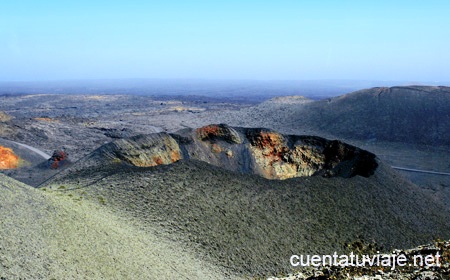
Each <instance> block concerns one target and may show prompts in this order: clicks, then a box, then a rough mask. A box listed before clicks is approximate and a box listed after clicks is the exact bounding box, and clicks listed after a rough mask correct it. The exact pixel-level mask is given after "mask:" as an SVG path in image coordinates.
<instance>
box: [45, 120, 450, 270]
mask: <svg viewBox="0 0 450 280" xmlns="http://www.w3.org/2000/svg"><path fill="white" fill-rule="evenodd" d="M261 140H264V141H261ZM261 143H266V144H267V143H270V145H267V146H266V145H262V146H261V145H260V144H261ZM327 149H330V150H332V151H333V153H331V152H330V153H328V152H325V151H327ZM296 151H299V152H301V151H303V153H296ZM219 158H220V159H223V160H224V161H223V162H224V164H223V165H219V166H220V167H217V166H214V164H216V165H217V162H218V159H219ZM234 161H236V162H234ZM236 163H238V166H239V168H230V167H231V166H235V165H236ZM239 164H240V165H239ZM222 167H223V168H222ZM288 167H289V168H288ZM227 169H230V170H227ZM293 169H294V170H296V173H295V176H284V175H292V174H293V173H292V172H291V171H292V170H293ZM277 170H282V171H283V172H281V173H277ZM305 170H306V171H305ZM280 174H282V175H283V176H279V175H280ZM305 175H306V176H305ZM308 175H312V176H308ZM263 177H266V178H270V179H266V178H263ZM289 177H294V178H290V179H289ZM273 179H285V180H273ZM41 189H46V190H47V192H51V193H52V194H55V193H56V194H61V195H63V196H67V197H71V198H76V199H77V200H80V201H89V203H94V204H97V205H98V207H99V208H101V209H106V210H107V211H112V212H113V213H114V215H115V216H117V217H121V218H122V219H124V220H126V221H128V223H130V224H131V225H133V226H135V227H137V228H139V229H141V230H143V231H147V230H148V231H154V230H155V229H156V232H157V234H158V236H159V237H160V238H162V239H169V240H172V241H174V242H177V243H179V244H182V245H180V249H182V250H188V251H189V250H194V251H195V252H196V254H197V256H198V257H199V258H200V259H202V260H205V261H207V262H208V263H211V264H218V265H220V266H221V267H222V268H223V269H226V270H228V271H229V272H231V273H237V274H238V275H241V276H254V275H264V274H275V273H279V272H281V271H289V270H290V269H291V267H290V264H289V257H290V256H291V255H292V254H313V253H319V254H332V253H333V252H335V251H338V252H343V251H344V250H345V249H344V247H345V246H344V245H345V243H349V242H353V241H355V240H358V239H360V238H362V239H364V240H366V241H368V242H374V241H376V242H378V244H379V245H381V246H384V247H385V248H389V247H397V248H401V247H407V246H413V245H415V244H420V243H423V242H429V241H431V240H432V239H434V238H437V237H441V238H449V237H450V235H449V232H450V225H449V224H448V221H449V220H450V213H449V211H448V210H447V209H446V208H444V206H442V205H441V204H440V203H439V202H437V201H435V200H434V199H433V198H431V197H430V196H428V195H427V194H426V193H424V191H423V190H421V189H420V188H419V187H417V186H415V185H413V184H411V183H410V182H408V181H405V180H404V179H402V176H400V175H399V174H398V173H397V172H395V171H393V170H392V169H391V168H390V167H388V166H386V165H385V164H384V163H383V162H382V161H380V160H379V159H377V158H376V157H374V155H373V154H370V153H368V152H366V151H363V150H360V149H358V148H356V147H353V146H350V145H347V144H345V143H342V142H337V141H330V140H326V139H323V138H316V137H299V136H287V135H282V134H279V133H276V132H274V131H269V130H264V129H240V128H232V127H228V126H225V125H211V126H206V127H203V128H201V129H197V130H186V131H181V132H180V133H179V134H173V135H169V134H164V133H160V134H153V135H146V136H139V137H134V138H131V139H123V140H116V141H114V142H112V143H110V144H107V145H105V146H102V147H100V148H99V149H98V150H96V151H95V152H93V153H92V154H91V155H90V156H87V157H85V158H83V159H82V160H80V161H78V162H75V163H74V164H73V165H72V166H70V167H68V168H67V169H66V170H64V171H62V172H61V173H60V174H58V175H57V176H54V177H53V178H52V179H51V180H49V181H48V182H46V183H45V184H44V185H42V186H41ZM106 210H105V211H106Z"/></svg>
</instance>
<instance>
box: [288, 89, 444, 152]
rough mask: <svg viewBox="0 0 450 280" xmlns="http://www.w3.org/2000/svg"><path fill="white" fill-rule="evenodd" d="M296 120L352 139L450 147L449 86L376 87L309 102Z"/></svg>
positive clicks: (293, 119)
mask: <svg viewBox="0 0 450 280" xmlns="http://www.w3.org/2000/svg"><path fill="white" fill-rule="evenodd" d="M291 119H292V123H291V125H293V124H294V123H295V122H306V123H308V124H309V125H311V126H313V125H314V126H316V127H317V128H318V129H320V130H324V131H327V132H329V133H333V134H336V135H339V136H345V137H347V138H356V139H362V140H370V139H374V140H384V141H397V142H406V143H420V144H428V145H450V88H449V87H419V86H415V87H391V88H372V89H368V90H362V91H357V92H354V93H351V94H346V95H343V96H340V97H336V98H332V99H328V100H322V101H318V102H315V103H309V104H306V105H305V107H304V108H303V109H300V111H299V112H298V113H297V114H295V115H293V116H291Z"/></svg>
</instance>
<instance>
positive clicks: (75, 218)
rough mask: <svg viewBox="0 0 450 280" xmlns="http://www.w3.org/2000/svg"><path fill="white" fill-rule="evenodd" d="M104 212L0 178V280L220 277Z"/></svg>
mask: <svg viewBox="0 0 450 280" xmlns="http://www.w3.org/2000/svg"><path fill="white" fill-rule="evenodd" d="M59 187H60V190H61V189H62V188H61V186H59ZM107 210H108V209H106V208H100V207H98V205H94V204H92V203H90V202H89V201H86V200H82V199H81V198H80V197H73V196H66V195H62V193H61V192H51V191H49V190H43V189H41V190H39V189H35V188H32V187H30V186H27V185H25V184H23V183H20V182H18V181H15V180H14V179H11V178H9V177H7V176H5V175H3V174H0V279H118V278H119V279H221V278H226V276H225V275H224V274H223V273H222V272H221V271H220V270H219V269H216V268H214V267H211V266H208V265H207V264H205V263H203V262H202V261H201V260H200V259H197V258H195V256H194V255H193V254H191V253H189V252H188V251H181V250H179V245H178V244H176V243H173V242H172V241H170V240H167V239H161V238H159V237H157V236H156V235H155V234H154V232H153V231H152V230H151V228H147V229H146V231H142V230H140V229H139V228H138V227H134V226H133V225H131V224H129V223H128V222H127V221H126V220H123V219H120V218H118V217H117V216H115V215H114V214H113V213H111V212H110V211H107ZM180 259H182V260H183V261H182V262H180V261H179V260H180ZM174 266H176V269H174Z"/></svg>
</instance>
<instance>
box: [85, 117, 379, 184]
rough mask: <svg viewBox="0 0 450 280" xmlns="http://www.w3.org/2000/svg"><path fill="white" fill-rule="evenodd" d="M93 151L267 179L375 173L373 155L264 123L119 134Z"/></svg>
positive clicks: (147, 163) (139, 162)
mask: <svg viewBox="0 0 450 280" xmlns="http://www.w3.org/2000/svg"><path fill="white" fill-rule="evenodd" d="M94 155H96V156H97V157H98V156H100V160H101V158H106V159H109V160H110V161H115V162H126V163H127V164H131V165H133V166H138V167H151V166H157V165H160V164H171V163H174V162H176V161H178V160H181V159H196V160H201V161H204V162H207V163H209V164H212V165H215V166H219V167H223V168H225V169H228V170H232V171H236V172H240V173H251V174H257V175H260V176H262V177H264V178H267V179H288V178H294V177H303V176H313V175H321V176H324V177H335V176H338V177H345V178H348V177H352V176H355V175H361V176H364V177H368V176H370V175H371V174H373V172H374V170H375V169H376V168H377V166H378V164H377V162H376V159H375V155H374V154H372V153H370V152H367V151H364V150H362V149H359V148H357V147H354V146H351V145H348V144H345V143H343V142H341V141H331V140H327V139H324V138H321V137H316V136H296V135H283V134H280V133H278V132H275V131H272V130H269V129H263V128H233V127H230V126H228V125H225V124H211V125H207V126H204V127H201V128H198V129H185V130H182V131H179V132H178V133H177V134H167V133H155V134H149V135H138V136H135V137H131V138H128V139H119V140H116V141H113V142H111V143H109V144H106V145H104V146H102V147H101V148H99V149H98V150H97V151H96V152H95V153H94Z"/></svg>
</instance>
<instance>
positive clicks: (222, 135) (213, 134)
mask: <svg viewBox="0 0 450 280" xmlns="http://www.w3.org/2000/svg"><path fill="white" fill-rule="evenodd" d="M196 132H197V135H198V137H199V138H200V140H203V141H204V140H211V141H216V140H223V141H226V142H228V143H235V144H240V143H242V140H241V139H240V137H239V134H238V133H237V132H236V131H235V130H234V129H233V128H231V127H229V126H227V125H224V124H210V125H207V126H204V127H200V128H197V130H196Z"/></svg>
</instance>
